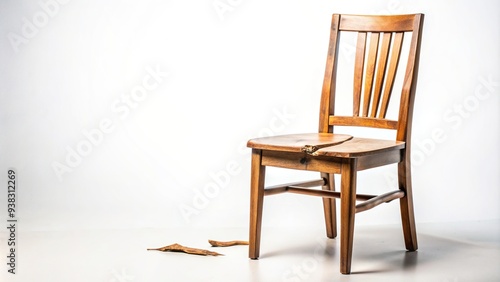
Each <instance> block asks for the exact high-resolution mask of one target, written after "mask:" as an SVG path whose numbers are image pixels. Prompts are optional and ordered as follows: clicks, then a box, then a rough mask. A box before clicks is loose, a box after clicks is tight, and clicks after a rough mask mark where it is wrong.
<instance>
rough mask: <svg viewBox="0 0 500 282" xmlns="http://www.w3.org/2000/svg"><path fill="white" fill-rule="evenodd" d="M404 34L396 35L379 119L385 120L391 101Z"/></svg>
mask: <svg viewBox="0 0 500 282" xmlns="http://www.w3.org/2000/svg"><path fill="white" fill-rule="evenodd" d="M403 35H404V33H403V32H396V33H395V34H394V42H393V44H392V48H391V59H390V63H389V69H388V71H387V75H386V76H387V79H386V82H385V85H384V94H383V97H382V105H381V106H380V113H379V116H378V117H379V118H385V115H386V114H387V108H388V107H389V100H390V99H391V93H392V86H393V85H394V79H395V77H396V71H397V69H398V64H399V55H400V54H401V46H402V45H403Z"/></svg>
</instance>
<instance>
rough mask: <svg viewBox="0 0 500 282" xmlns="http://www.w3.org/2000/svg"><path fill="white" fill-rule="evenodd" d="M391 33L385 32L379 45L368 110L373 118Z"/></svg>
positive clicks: (380, 89) (377, 102) (375, 114)
mask: <svg viewBox="0 0 500 282" xmlns="http://www.w3.org/2000/svg"><path fill="white" fill-rule="evenodd" d="M391 38H392V33H390V32H386V33H384V35H383V38H382V45H381V46H380V52H379V59H378V66H377V76H376V79H375V89H374V91H373V98H372V100H373V101H372V109H371V111H370V117H372V118H374V117H376V116H377V112H378V110H379V107H378V106H379V104H380V93H381V92H382V85H383V81H384V78H385V70H386V66H387V58H388V57H389V47H390V43H391Z"/></svg>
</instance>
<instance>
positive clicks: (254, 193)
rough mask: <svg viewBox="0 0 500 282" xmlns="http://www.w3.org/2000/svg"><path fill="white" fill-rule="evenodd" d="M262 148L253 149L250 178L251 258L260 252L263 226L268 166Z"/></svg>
mask: <svg viewBox="0 0 500 282" xmlns="http://www.w3.org/2000/svg"><path fill="white" fill-rule="evenodd" d="M261 153H262V151H261V150H256V149H253V150H252V165H251V166H252V167H251V179H250V236H249V237H250V242H249V243H250V244H249V254H248V256H249V257H250V258H251V259H257V258H258V257H259V253H260V233H261V226H262V207H263V204H264V180H265V173H266V167H265V166H262V165H261V160H262V155H261Z"/></svg>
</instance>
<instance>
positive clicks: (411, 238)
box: [398, 160, 418, 251]
mask: <svg viewBox="0 0 500 282" xmlns="http://www.w3.org/2000/svg"><path fill="white" fill-rule="evenodd" d="M398 182H399V189H402V190H404V191H405V196H404V197H403V198H401V199H400V201H399V203H400V209H401V222H402V224H403V234H404V239H405V245H406V249H407V250H408V251H416V250H417V249H418V244H417V229H416V227H415V214H414V211H413V195H412V188H411V165H410V162H409V161H405V160H403V161H402V162H400V163H399V164H398Z"/></svg>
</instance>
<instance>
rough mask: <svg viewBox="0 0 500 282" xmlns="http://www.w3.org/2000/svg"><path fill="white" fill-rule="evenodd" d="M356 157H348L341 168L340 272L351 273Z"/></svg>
mask: <svg viewBox="0 0 500 282" xmlns="http://www.w3.org/2000/svg"><path fill="white" fill-rule="evenodd" d="M356 164H357V161H356V159H346V160H344V161H343V162H342V168H341V191H340V193H341V194H340V217H341V218H340V272H341V273H342V274H349V273H351V260H352V246H353V239H354V216H355V214H356V174H357V173H356Z"/></svg>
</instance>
